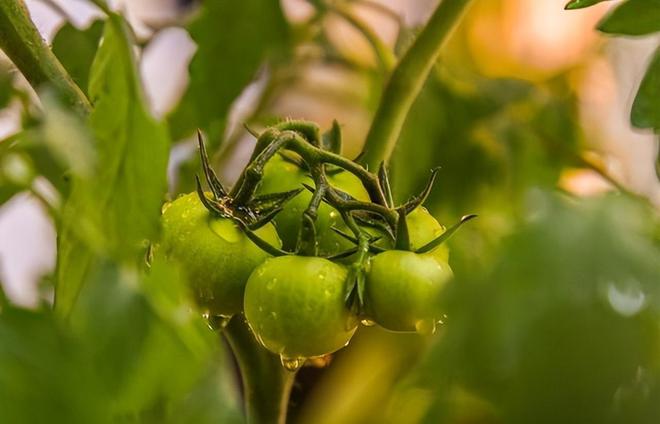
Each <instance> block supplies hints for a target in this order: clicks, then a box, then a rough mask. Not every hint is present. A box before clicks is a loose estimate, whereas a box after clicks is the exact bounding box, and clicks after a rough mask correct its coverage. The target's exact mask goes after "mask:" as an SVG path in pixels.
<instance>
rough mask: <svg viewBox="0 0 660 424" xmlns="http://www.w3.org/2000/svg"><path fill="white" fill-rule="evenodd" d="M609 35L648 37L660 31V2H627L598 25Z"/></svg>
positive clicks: (646, 0)
mask: <svg viewBox="0 0 660 424" xmlns="http://www.w3.org/2000/svg"><path fill="white" fill-rule="evenodd" d="M598 29H599V30H600V31H602V32H606V33H609V34H619V35H647V34H651V33H653V32H657V31H660V1H658V0H626V1H625V2H623V3H622V4H621V5H619V6H618V7H617V8H615V9H614V10H613V11H612V12H611V13H610V14H609V15H607V16H606V17H605V19H603V20H602V21H601V22H600V24H598Z"/></svg>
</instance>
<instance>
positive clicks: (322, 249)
mask: <svg viewBox="0 0 660 424" xmlns="http://www.w3.org/2000/svg"><path fill="white" fill-rule="evenodd" d="M328 181H329V182H330V184H331V185H333V186H334V187H336V188H338V189H339V190H342V191H344V192H346V193H348V194H350V195H351V196H353V197H355V198H356V199H358V200H363V201H369V194H368V193H367V191H366V190H365V189H364V187H363V186H362V183H361V182H360V180H359V179H358V178H357V177H356V176H354V175H353V174H351V173H349V172H347V171H344V172H340V173H338V174H335V175H331V176H330V177H329V178H328ZM303 183H306V184H310V185H312V186H313V185H314V183H313V181H312V179H311V178H310V177H309V176H308V175H307V174H306V173H305V171H304V170H302V169H301V168H300V167H299V166H297V165H296V164H293V163H290V162H287V161H286V160H284V159H283V158H282V157H281V156H280V155H275V156H274V157H273V158H272V159H270V161H268V163H267V164H266V167H265V168H264V177H263V179H262V180H261V184H260V186H259V188H258V194H267V193H278V192H285V191H289V190H295V189H297V188H300V187H302V184H303ZM311 198H312V193H310V192H309V191H308V190H304V191H302V192H301V193H300V194H298V195H297V196H296V197H294V198H293V199H292V200H291V201H289V202H288V203H287V204H286V206H285V207H284V210H282V211H281V212H280V213H279V214H277V216H276V217H275V219H274V222H275V226H276V227H277V230H278V233H279V235H280V237H281V238H282V245H283V247H284V248H285V249H287V250H290V251H292V250H294V249H295V247H296V242H297V240H298V230H299V228H300V223H301V217H302V213H303V212H304V211H305V209H307V206H308V205H309V201H310V200H311ZM333 226H336V227H338V228H345V226H344V223H343V220H342V218H341V215H340V214H339V212H337V211H336V210H335V209H334V208H332V207H331V206H329V205H327V204H325V203H322V204H321V206H320V207H319V209H318V217H317V219H316V234H317V240H318V243H319V254H320V255H329V254H333V253H338V252H340V251H342V250H346V249H350V248H351V247H353V244H352V243H351V242H350V241H347V240H345V239H344V238H342V237H341V236H339V235H338V234H337V233H335V232H334V231H333V230H332V229H331V228H332V227H333Z"/></svg>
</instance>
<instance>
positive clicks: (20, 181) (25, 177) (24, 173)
mask: <svg viewBox="0 0 660 424" xmlns="http://www.w3.org/2000/svg"><path fill="white" fill-rule="evenodd" d="M20 137H21V134H16V135H14V136H11V137H9V138H6V139H5V140H2V141H0V205H2V204H4V203H5V202H7V201H8V200H9V199H11V198H12V197H14V195H16V194H18V193H20V192H21V191H24V190H27V189H29V188H30V186H31V185H32V182H33V181H34V178H35V176H36V175H35V170H34V166H33V164H32V161H31V160H30V157H29V156H28V155H26V154H25V152H24V151H22V150H21V148H20V146H19V139H20Z"/></svg>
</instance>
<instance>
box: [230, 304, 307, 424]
mask: <svg viewBox="0 0 660 424" xmlns="http://www.w3.org/2000/svg"><path fill="white" fill-rule="evenodd" d="M223 334H224V335H225V337H226V339H227V341H228V342H229V345H230V346H231V348H232V351H233V353H234V356H235V357H236V361H237V362H238V367H239V370H240V373H241V378H242V381H243V396H244V402H245V413H246V415H247V422H248V424H284V423H285V422H286V415H287V408H288V405H289V396H290V394H291V387H292V386H293V381H294V379H295V375H296V374H295V372H291V371H287V370H285V369H284V367H282V364H281V363H280V359H279V357H277V356H276V355H275V354H273V353H270V352H269V351H267V350H266V349H264V348H263V347H261V345H259V343H258V342H257V340H256V339H255V338H254V335H253V334H252V333H251V332H250V329H249V328H248V325H247V323H246V321H245V317H244V316H243V315H242V314H241V315H235V316H234V317H233V318H232V319H231V320H230V321H229V324H227V327H225V329H224V331H223Z"/></svg>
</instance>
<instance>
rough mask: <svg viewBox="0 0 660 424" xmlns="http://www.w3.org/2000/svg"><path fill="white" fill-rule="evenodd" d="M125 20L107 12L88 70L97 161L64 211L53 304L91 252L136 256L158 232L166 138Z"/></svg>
mask: <svg viewBox="0 0 660 424" xmlns="http://www.w3.org/2000/svg"><path fill="white" fill-rule="evenodd" d="M123 26H124V22H123V21H122V20H121V18H119V17H118V16H112V17H111V18H110V20H109V21H108V23H107V24H106V28H105V33H104V37H103V42H102V44H101V47H100V49H99V51H98V53H97V55H96V57H95V59H94V64H93V66H92V71H91V74H90V88H89V94H90V99H91V101H92V103H93V105H94V111H93V112H92V114H91V116H90V118H89V125H90V128H91V131H92V133H93V135H94V137H95V139H96V145H95V148H96V163H95V164H94V171H93V173H92V175H91V176H90V177H89V178H84V177H78V178H76V179H75V180H74V181H73V186H72V191H71V195H70V197H69V199H68V201H67V202H66V204H65V206H64V209H63V212H62V224H61V231H60V237H59V239H58V242H59V246H58V247H59V251H58V253H59V257H58V279H57V281H58V283H57V288H56V302H55V304H56V308H57V309H58V310H59V311H60V312H62V313H64V314H66V313H67V311H69V310H70V308H71V307H72V306H73V303H74V302H75V299H76V297H77V295H78V292H79V290H80V286H81V284H82V281H83V279H84V276H85V274H86V272H87V268H88V266H89V265H90V264H91V262H92V258H93V257H94V255H96V254H98V253H100V252H105V253H107V254H110V255H111V256H112V257H115V258H120V259H127V260H129V261H135V260H136V259H137V258H138V257H139V255H140V252H141V250H142V249H143V248H144V241H145V240H148V239H155V238H156V237H157V235H158V230H159V222H160V221H159V217H160V205H161V200H162V197H163V195H164V193H165V191H166V188H167V187H166V184H167V181H166V168H167V161H168V152H169V139H168V135H167V130H166V128H165V127H164V126H163V125H162V124H160V123H158V122H156V121H155V120H154V119H153V118H152V117H151V115H150V114H149V111H148V108H147V105H146V102H145V101H144V98H143V94H142V89H141V87H140V84H139V77H138V74H137V71H136V66H135V63H134V57H133V52H132V45H131V44H130V43H129V41H128V39H127V37H126V35H125V34H126V30H125V29H124V27H123Z"/></svg>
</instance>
